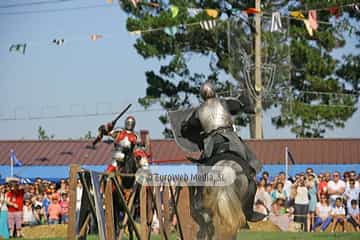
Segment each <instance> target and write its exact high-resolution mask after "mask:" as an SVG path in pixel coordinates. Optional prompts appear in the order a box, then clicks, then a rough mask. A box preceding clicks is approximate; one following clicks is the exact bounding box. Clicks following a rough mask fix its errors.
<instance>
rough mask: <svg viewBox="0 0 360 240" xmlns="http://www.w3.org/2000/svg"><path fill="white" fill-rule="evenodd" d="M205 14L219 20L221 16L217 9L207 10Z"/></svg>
mask: <svg viewBox="0 0 360 240" xmlns="http://www.w3.org/2000/svg"><path fill="white" fill-rule="evenodd" d="M205 12H206V14H207V15H208V16H210V17H212V18H217V17H218V16H219V11H218V10H216V9H205Z"/></svg>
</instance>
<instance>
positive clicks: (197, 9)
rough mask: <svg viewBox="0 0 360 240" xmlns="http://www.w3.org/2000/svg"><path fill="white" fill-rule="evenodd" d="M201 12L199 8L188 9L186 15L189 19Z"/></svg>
mask: <svg viewBox="0 0 360 240" xmlns="http://www.w3.org/2000/svg"><path fill="white" fill-rule="evenodd" d="M201 12H202V9H199V8H188V13H189V16H190V17H194V16H196V15H198V14H199V13H201Z"/></svg>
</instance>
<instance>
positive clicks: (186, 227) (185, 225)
mask: <svg viewBox="0 0 360 240" xmlns="http://www.w3.org/2000/svg"><path fill="white" fill-rule="evenodd" d="M179 194H180V196H179V215H180V216H179V218H181V223H182V230H183V235H184V239H185V240H190V239H194V238H195V236H196V234H197V232H198V230H199V228H198V225H197V223H196V222H195V221H194V219H193V218H192V217H191V215H190V198H189V196H190V195H189V194H190V193H189V188H188V187H183V188H182V189H181V190H180V192H179Z"/></svg>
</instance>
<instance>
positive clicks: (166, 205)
mask: <svg viewBox="0 0 360 240" xmlns="http://www.w3.org/2000/svg"><path fill="white" fill-rule="evenodd" d="M169 200H170V196H169V187H168V186H164V188H163V201H164V202H163V204H164V229H165V231H166V232H167V233H169V232H170V223H169V219H170V211H169V208H170V204H169Z"/></svg>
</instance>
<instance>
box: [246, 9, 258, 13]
mask: <svg viewBox="0 0 360 240" xmlns="http://www.w3.org/2000/svg"><path fill="white" fill-rule="evenodd" d="M245 12H246V13H247V14H257V13H260V12H261V11H260V9H257V8H247V9H245Z"/></svg>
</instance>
